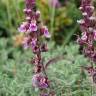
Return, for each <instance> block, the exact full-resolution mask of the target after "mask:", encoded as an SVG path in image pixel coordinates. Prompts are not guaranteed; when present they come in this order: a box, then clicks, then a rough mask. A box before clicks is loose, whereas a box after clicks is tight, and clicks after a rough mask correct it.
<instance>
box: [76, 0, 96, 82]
mask: <svg viewBox="0 0 96 96" xmlns="http://www.w3.org/2000/svg"><path fill="white" fill-rule="evenodd" d="M81 1H82V2H81V6H80V8H79V9H80V10H81V12H82V15H83V19H81V20H78V21H77V22H78V23H79V24H80V28H81V31H82V34H81V37H80V36H78V39H77V42H78V43H79V44H80V46H81V47H83V53H84V54H85V56H87V57H89V59H90V61H91V62H92V63H91V67H88V68H87V70H88V72H89V71H90V70H91V72H90V73H91V76H92V77H93V76H96V69H95V68H94V67H93V61H94V62H96V47H95V43H96V17H95V16H94V15H93V13H94V6H92V1H91V0H81ZM94 74H95V75H94ZM93 78H95V77H93ZM93 81H94V79H93ZM95 82H96V80H95Z"/></svg>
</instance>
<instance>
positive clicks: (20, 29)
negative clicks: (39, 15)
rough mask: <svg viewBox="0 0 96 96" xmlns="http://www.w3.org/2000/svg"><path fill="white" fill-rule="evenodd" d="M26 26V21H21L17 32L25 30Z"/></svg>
mask: <svg viewBox="0 0 96 96" xmlns="http://www.w3.org/2000/svg"><path fill="white" fill-rule="evenodd" d="M27 26H28V23H27V22H23V23H22V24H21V25H20V27H19V28H18V31H19V32H26V31H27Z"/></svg>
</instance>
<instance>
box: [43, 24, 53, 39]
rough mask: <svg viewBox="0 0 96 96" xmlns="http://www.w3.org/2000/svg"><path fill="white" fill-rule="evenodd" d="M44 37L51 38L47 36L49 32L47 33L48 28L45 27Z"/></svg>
mask: <svg viewBox="0 0 96 96" xmlns="http://www.w3.org/2000/svg"><path fill="white" fill-rule="evenodd" d="M44 36H45V37H46V38H50V37H51V35H50V34H49V31H48V28H47V27H46V26H44Z"/></svg>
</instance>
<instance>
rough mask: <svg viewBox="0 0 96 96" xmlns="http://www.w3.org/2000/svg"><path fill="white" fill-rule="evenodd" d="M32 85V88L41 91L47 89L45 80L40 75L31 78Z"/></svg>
mask: <svg viewBox="0 0 96 96" xmlns="http://www.w3.org/2000/svg"><path fill="white" fill-rule="evenodd" d="M32 84H33V86H34V87H39V88H41V89H43V88H48V82H47V78H46V77H45V76H43V75H42V74H35V75H34V76H33V78H32Z"/></svg>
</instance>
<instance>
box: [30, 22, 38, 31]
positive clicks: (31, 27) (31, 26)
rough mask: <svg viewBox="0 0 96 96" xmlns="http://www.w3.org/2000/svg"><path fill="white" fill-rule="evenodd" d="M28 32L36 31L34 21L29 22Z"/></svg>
mask: <svg viewBox="0 0 96 96" xmlns="http://www.w3.org/2000/svg"><path fill="white" fill-rule="evenodd" d="M29 31H30V32H34V31H37V25H36V22H31V24H30V27H29Z"/></svg>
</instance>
